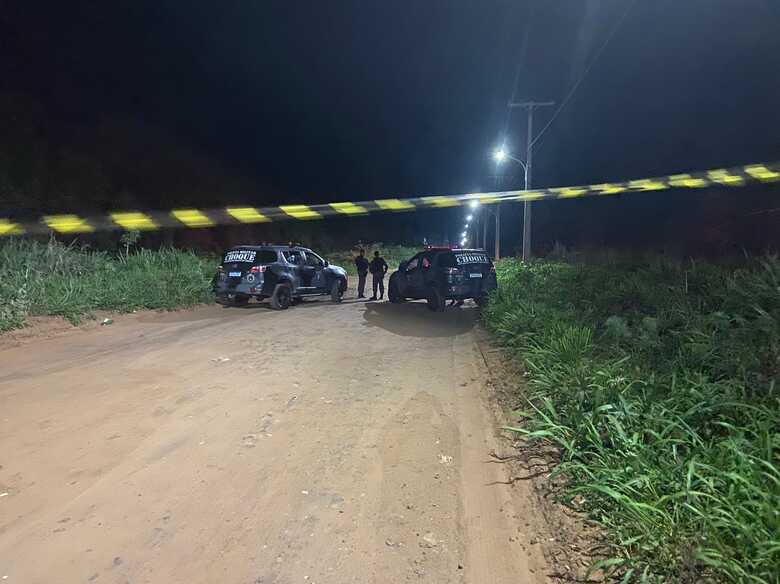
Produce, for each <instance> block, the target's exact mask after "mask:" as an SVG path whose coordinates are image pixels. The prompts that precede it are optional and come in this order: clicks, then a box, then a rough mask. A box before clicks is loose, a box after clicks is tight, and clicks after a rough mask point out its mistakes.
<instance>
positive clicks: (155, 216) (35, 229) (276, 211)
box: [0, 162, 780, 237]
mask: <svg viewBox="0 0 780 584" xmlns="http://www.w3.org/2000/svg"><path fill="white" fill-rule="evenodd" d="M775 182H780V162H774V163H768V164H751V165H748V166H739V167H734V168H721V169H714V170H708V171H704V172H698V173H692V174H673V175H668V176H662V177H655V178H647V179H641V180H631V181H626V182H615V183H602V184H596V185H586V186H571V187H556V188H548V189H534V190H528V191H501V192H492V193H468V194H460V195H429V196H421V197H411V198H387V199H372V200H368V201H356V202H341V203H327V204H316V205H280V206H278V207H249V206H235V207H220V208H214V209H197V208H182V209H173V210H170V211H117V212H113V213H107V214H103V215H88V216H83V217H82V216H80V215H74V214H66V215H45V216H43V217H41V218H40V219H39V220H37V221H15V220H13V219H11V218H0V237H2V236H11V235H35V234H45V233H59V234H63V235H69V234H79V233H92V232H96V231H107V230H120V231H132V230H137V231H153V230H157V229H175V228H189V229H202V228H208V227H216V226H220V225H227V226H229V225H247V224H248V225H255V224H262V223H272V222H276V221H285V220H298V221H311V220H317V219H324V218H326V217H333V216H341V217H354V216H362V215H368V214H371V213H379V212H395V213H400V212H409V211H417V210H421V209H443V208H449V207H458V206H462V205H474V206H476V205H480V204H483V205H489V204H495V203H500V202H504V201H541V200H545V199H575V198H580V197H592V196H597V197H600V196H611V195H619V194H624V193H649V192H659V191H666V190H671V189H689V190H690V189H694V190H696V189H704V188H707V187H712V186H727V187H740V186H744V185H746V184H748V183H775Z"/></svg>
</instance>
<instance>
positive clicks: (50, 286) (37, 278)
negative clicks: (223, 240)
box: [0, 240, 216, 332]
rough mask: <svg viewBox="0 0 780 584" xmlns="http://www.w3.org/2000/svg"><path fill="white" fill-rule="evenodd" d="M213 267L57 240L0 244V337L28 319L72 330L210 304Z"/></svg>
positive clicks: (174, 253) (187, 255)
mask: <svg viewBox="0 0 780 584" xmlns="http://www.w3.org/2000/svg"><path fill="white" fill-rule="evenodd" d="M215 265H216V261H215V260H214V259H211V258H203V257H199V256H197V255H195V254H194V253H191V252H186V251H180V250H174V249H161V250H159V251H150V250H145V249H142V250H139V251H136V252H130V253H129V254H116V255H111V254H108V253H105V252H92V251H83V250H80V249H78V248H76V247H73V246H66V245H63V244H61V243H58V242H56V241H51V242H49V243H39V242H34V241H26V240H8V241H5V242H2V243H0V332H3V331H7V330H10V329H13V328H19V327H22V326H24V323H25V319H26V318H27V316H39V315H46V316H63V317H65V318H66V319H68V320H69V321H71V322H72V323H74V324H75V323H78V321H79V320H80V319H81V318H83V317H84V316H85V315H89V314H90V312H92V311H94V310H111V311H117V312H128V311H132V310H136V309H143V308H147V309H174V308H179V307H184V306H192V305H194V304H198V303H201V302H210V301H212V296H211V285H210V284H211V278H212V276H213V273H214V266H215Z"/></svg>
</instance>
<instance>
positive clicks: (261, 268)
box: [249, 266, 266, 274]
mask: <svg viewBox="0 0 780 584" xmlns="http://www.w3.org/2000/svg"><path fill="white" fill-rule="evenodd" d="M265 268H266V266H252V267H251V268H249V273H250V274H262V273H263V272H265Z"/></svg>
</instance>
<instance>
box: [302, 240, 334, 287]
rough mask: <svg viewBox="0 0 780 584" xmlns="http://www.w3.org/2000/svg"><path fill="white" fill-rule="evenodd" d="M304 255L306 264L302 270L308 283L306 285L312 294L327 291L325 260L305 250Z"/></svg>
mask: <svg viewBox="0 0 780 584" xmlns="http://www.w3.org/2000/svg"><path fill="white" fill-rule="evenodd" d="M305 253H306V263H305V264H304V267H303V269H304V273H305V274H306V279H307V282H308V283H307V284H306V285H307V286H308V287H309V288H310V289H311V291H312V292H323V291H325V290H327V288H328V282H327V278H326V275H325V260H323V259H322V258H321V257H320V256H318V255H317V254H316V253H314V252H313V251H311V250H307V251H306V252H305Z"/></svg>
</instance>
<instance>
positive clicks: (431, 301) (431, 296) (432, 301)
mask: <svg viewBox="0 0 780 584" xmlns="http://www.w3.org/2000/svg"><path fill="white" fill-rule="evenodd" d="M428 310H431V311H433V312H444V298H443V297H442V295H441V292H439V291H438V290H437V289H436V288H431V289H430V290H429V291H428Z"/></svg>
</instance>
